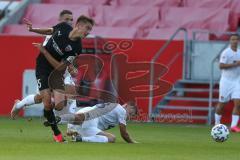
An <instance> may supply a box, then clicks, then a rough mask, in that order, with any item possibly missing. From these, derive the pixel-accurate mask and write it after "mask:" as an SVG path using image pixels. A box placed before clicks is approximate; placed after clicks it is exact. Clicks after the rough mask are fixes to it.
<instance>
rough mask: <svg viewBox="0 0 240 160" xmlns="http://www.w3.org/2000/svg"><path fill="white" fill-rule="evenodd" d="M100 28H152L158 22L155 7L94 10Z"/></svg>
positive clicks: (111, 7)
mask: <svg viewBox="0 0 240 160" xmlns="http://www.w3.org/2000/svg"><path fill="white" fill-rule="evenodd" d="M94 15H95V18H94V19H95V20H96V21H97V22H100V23H98V24H99V25H100V26H110V27H138V28H141V29H145V28H152V27H153V26H155V25H156V24H157V22H158V21H159V9H158V8H157V7H151V8H149V7H142V6H141V7H130V6H123V7H118V6H115V7H113V6H102V7H98V8H96V10H95V13H94Z"/></svg>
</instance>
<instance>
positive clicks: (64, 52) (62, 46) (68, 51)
mask: <svg viewBox="0 0 240 160" xmlns="http://www.w3.org/2000/svg"><path fill="white" fill-rule="evenodd" d="M53 28H54V33H53V35H52V37H51V38H50V39H49V41H48V42H47V44H46V46H45V48H46V50H47V51H48V52H49V53H50V54H51V55H52V56H53V58H55V59H56V60H57V61H59V62H60V61H62V60H66V59H67V58H68V57H69V56H76V55H78V54H80V53H81V50H82V45H81V39H79V40H77V41H72V40H70V39H69V38H68V36H69V33H70V32H71V31H72V29H73V28H72V27H71V26H70V25H69V24H68V23H66V22H62V23H59V24H57V25H56V26H54V27H53ZM37 64H38V65H40V66H41V67H43V68H46V69H47V68H48V69H50V70H52V69H53V67H52V66H51V64H50V63H49V62H48V61H47V59H46V58H45V56H44V55H42V54H39V56H38V58H37Z"/></svg>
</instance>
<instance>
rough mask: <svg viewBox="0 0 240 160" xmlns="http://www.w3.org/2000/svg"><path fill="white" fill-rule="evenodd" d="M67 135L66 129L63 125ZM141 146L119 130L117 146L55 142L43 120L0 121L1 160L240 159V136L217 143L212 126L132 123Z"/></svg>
mask: <svg viewBox="0 0 240 160" xmlns="http://www.w3.org/2000/svg"><path fill="white" fill-rule="evenodd" d="M61 130H62V131H64V132H65V126H64V125H63V126H61ZM128 130H129V132H130V134H131V135H132V137H134V139H136V140H137V141H139V142H140V143H139V144H127V143H125V142H124V141H123V140H122V138H121V137H120V135H119V131H118V127H116V128H114V129H111V130H110V132H111V133H114V134H115V135H116V136H117V142H116V143H115V144H97V143H71V142H68V143H62V144H59V143H54V142H53V140H52V136H51V131H50V128H46V127H44V126H43V125H42V120H40V119H33V120H31V121H28V120H26V119H18V120H15V121H13V120H10V119H8V118H0V160H55V159H56V160H96V159H97V160H112V159H114V160H127V159H132V160H155V159H157V160H160V159H161V160H226V159H230V160H239V159H240V150H239V149H240V134H231V135H230V138H229V139H228V141H226V142H224V143H217V142H214V141H213V140H212V139H211V137H210V127H208V126H196V125H166V124H150V123H149V124H143V123H130V124H129V125H128Z"/></svg>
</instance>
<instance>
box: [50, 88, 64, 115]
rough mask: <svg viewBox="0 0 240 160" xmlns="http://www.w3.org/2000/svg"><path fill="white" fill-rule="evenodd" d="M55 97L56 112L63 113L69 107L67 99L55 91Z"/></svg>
mask: <svg viewBox="0 0 240 160" xmlns="http://www.w3.org/2000/svg"><path fill="white" fill-rule="evenodd" d="M53 97H54V102H55V108H54V109H55V110H57V111H61V110H62V109H63V108H64V107H66V105H67V99H66V96H65V94H64V93H60V92H58V91H56V90H53Z"/></svg>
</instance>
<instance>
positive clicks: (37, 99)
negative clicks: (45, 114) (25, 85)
mask: <svg viewBox="0 0 240 160" xmlns="http://www.w3.org/2000/svg"><path fill="white" fill-rule="evenodd" d="M41 102H42V97H41V95H40V94H35V95H28V96H27V97H25V98H23V99H22V100H21V101H20V100H15V103H14V106H13V108H12V110H11V118H12V119H15V118H16V116H17V115H18V113H19V111H20V110H21V109H22V108H23V107H25V106H30V105H33V104H38V103H41Z"/></svg>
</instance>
